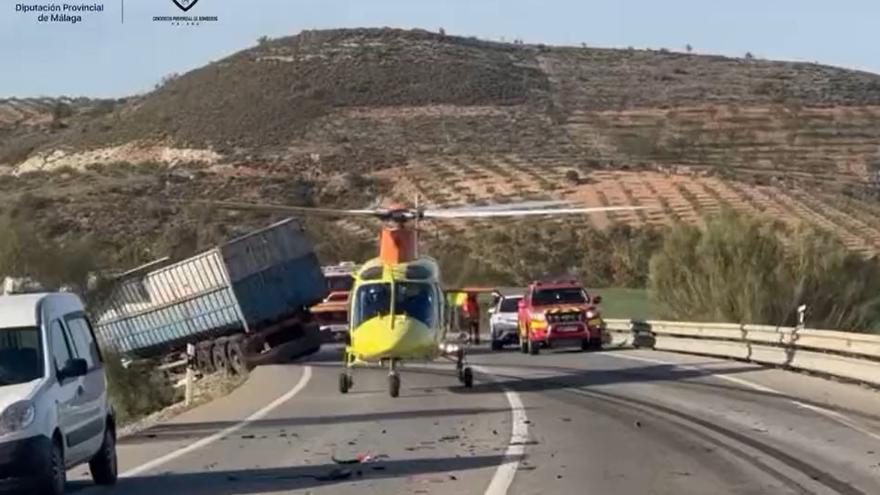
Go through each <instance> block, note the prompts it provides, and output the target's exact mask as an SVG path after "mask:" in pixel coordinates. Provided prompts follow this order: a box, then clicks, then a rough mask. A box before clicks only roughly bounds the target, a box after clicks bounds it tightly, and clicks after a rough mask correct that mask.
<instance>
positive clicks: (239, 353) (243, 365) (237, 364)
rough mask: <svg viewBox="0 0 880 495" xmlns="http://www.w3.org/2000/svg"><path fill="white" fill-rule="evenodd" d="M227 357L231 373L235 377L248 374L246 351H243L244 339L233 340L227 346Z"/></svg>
mask: <svg viewBox="0 0 880 495" xmlns="http://www.w3.org/2000/svg"><path fill="white" fill-rule="evenodd" d="M226 357H227V358H228V362H229V371H231V372H232V374H234V375H239V376H241V375H245V374H247V372H248V367H247V361H245V357H244V351H243V349H242V339H232V340H230V341H229V344H227V345H226Z"/></svg>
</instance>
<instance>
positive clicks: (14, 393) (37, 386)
mask: <svg viewBox="0 0 880 495" xmlns="http://www.w3.org/2000/svg"><path fill="white" fill-rule="evenodd" d="M85 463H88V464H89V468H90V470H91V473H92V478H93V479H94V480H95V482H96V483H97V484H99V485H112V484H114V483H115V482H116V476H117V473H116V470H117V466H116V426H115V422H114V419H113V413H112V410H111V408H110V405H109V402H108V398H107V386H106V380H105V377H104V366H103V361H102V357H101V353H100V351H99V349H98V345H97V343H96V341H95V335H94V332H93V331H92V326H91V324H90V322H89V320H88V318H87V316H86V314H85V309H84V307H83V304H82V302H81V301H80V300H79V298H78V297H77V296H75V295H73V294H67V293H52V294H27V295H13V296H0V489H2V488H12V489H22V490H24V493H29V494H39V495H60V494H63V493H64V487H65V484H66V481H67V477H66V472H67V470H68V469H70V468H72V467H74V466H78V465H80V464H85Z"/></svg>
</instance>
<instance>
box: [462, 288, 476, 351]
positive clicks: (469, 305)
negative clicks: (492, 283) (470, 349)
mask: <svg viewBox="0 0 880 495" xmlns="http://www.w3.org/2000/svg"><path fill="white" fill-rule="evenodd" d="M462 311H463V312H464V317H465V321H466V322H467V323H466V324H467V327H468V330H469V331H470V335H471V342H473V343H474V344H479V343H480V307H479V305H477V295H476V294H468V295H467V298H466V299H465V301H464V304H463V305H462Z"/></svg>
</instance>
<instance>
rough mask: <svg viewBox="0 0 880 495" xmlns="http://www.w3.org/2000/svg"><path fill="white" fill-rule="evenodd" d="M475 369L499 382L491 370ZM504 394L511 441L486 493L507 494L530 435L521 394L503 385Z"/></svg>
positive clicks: (493, 494) (490, 494) (489, 494)
mask: <svg viewBox="0 0 880 495" xmlns="http://www.w3.org/2000/svg"><path fill="white" fill-rule="evenodd" d="M474 369H475V370H476V371H478V372H480V373H482V374H483V375H485V376H487V377H488V378H489V379H491V380H492V381H494V382H498V380H497V379H496V378H495V376H494V375H493V374H492V372H491V371H489V370H487V369H485V368H483V367H481V366H474ZM501 387H502V389H503V390H504V395H505V396H506V397H507V403H508V404H510V414H511V418H510V421H511V425H512V426H511V429H510V442H509V443H508V444H507V451H506V452H505V453H504V462H503V463H502V464H501V465H499V466H498V469H496V470H495V474H494V475H493V476H492V481H491V482H490V483H489V487H488V488H486V492H485V493H486V495H505V494H506V493H507V490H509V489H510V485H511V484H513V478H514V477H515V476H516V470H517V469H518V468H519V462H520V459H522V458H523V454H524V453H525V450H526V448H525V445H526V443H527V442H528V437H529V424H528V423H527V421H528V416H526V411H525V407H524V406H523V403H522V400H521V399H520V397H519V394H517V393H516V392H514V391H513V390H510V389H508V388H507V387H504V385H501Z"/></svg>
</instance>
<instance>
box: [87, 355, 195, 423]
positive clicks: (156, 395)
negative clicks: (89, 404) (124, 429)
mask: <svg viewBox="0 0 880 495" xmlns="http://www.w3.org/2000/svg"><path fill="white" fill-rule="evenodd" d="M104 372H105V374H106V376H107V392H108V393H109V395H110V404H111V405H112V406H113V410H114V412H115V413H116V421H117V422H118V423H119V424H125V423H130V422H131V421H134V420H137V419H138V418H141V417H143V416H146V415H148V414H151V413H153V412H155V411H158V410H160V409H163V408H165V407H168V406H170V405H172V404H174V403H175V402H176V401H177V400H178V399H179V397H178V392H177V391H176V390H175V389H174V388H173V387H172V386H171V384H170V383H168V380H167V379H166V378H165V376H164V375H162V374H161V373H159V372H157V371H155V370H153V369H147V368H146V367H140V366H132V367H129V368H126V367H124V366H123V365H122V362H121V361H120V359H119V356H117V355H115V354H113V353H105V355H104Z"/></svg>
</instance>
